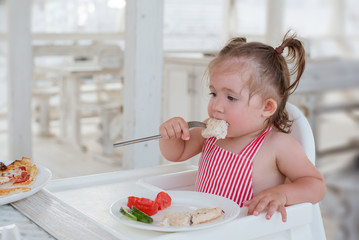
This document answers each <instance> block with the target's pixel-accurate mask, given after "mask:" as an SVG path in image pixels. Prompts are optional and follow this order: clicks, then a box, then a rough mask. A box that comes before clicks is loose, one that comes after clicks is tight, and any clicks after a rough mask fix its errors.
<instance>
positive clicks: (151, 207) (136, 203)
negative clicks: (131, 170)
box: [127, 196, 158, 216]
mask: <svg viewBox="0 0 359 240" xmlns="http://www.w3.org/2000/svg"><path fill="white" fill-rule="evenodd" d="M127 207H129V208H132V207H135V208H137V209H139V210H141V211H142V212H144V213H146V214H147V215H149V216H152V215H155V214H156V213H157V212H158V204H157V203H156V202H155V201H153V200H151V199H149V198H139V197H134V196H130V197H128V203H127Z"/></svg>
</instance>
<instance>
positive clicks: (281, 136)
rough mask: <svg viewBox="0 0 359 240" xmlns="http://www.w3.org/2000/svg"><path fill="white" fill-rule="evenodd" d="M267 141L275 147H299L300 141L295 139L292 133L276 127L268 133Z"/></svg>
mask: <svg viewBox="0 0 359 240" xmlns="http://www.w3.org/2000/svg"><path fill="white" fill-rule="evenodd" d="M267 143H268V144H269V145H270V146H271V147H273V148H278V147H279V148H281V149H282V148H283V147H289V148H290V147H291V146H293V147H297V146H298V145H300V143H299V142H298V141H297V140H296V139H294V138H293V137H292V136H291V135H290V134H288V133H284V132H281V131H279V130H278V129H276V128H273V129H272V131H271V132H270V133H269V134H268V141H267Z"/></svg>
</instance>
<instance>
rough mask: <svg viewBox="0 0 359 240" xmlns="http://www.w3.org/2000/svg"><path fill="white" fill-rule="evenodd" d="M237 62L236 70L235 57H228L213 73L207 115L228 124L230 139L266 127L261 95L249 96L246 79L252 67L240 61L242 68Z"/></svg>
mask: <svg viewBox="0 0 359 240" xmlns="http://www.w3.org/2000/svg"><path fill="white" fill-rule="evenodd" d="M235 65H236V69H234V68H233V67H232V66H234V64H233V60H227V61H226V62H225V63H223V64H220V65H218V66H216V67H215V69H213V71H211V72H210V86H209V90H210V95H211V99H210V101H209V104H208V115H209V117H210V118H215V119H219V120H225V121H226V122H227V123H228V124H229V125H228V134H227V137H229V138H235V137H239V136H244V135H248V134H254V135H257V134H258V132H261V131H262V130H263V129H264V128H265V118H264V117H263V116H262V110H263V101H262V98H261V97H260V96H259V95H258V94H256V95H253V96H252V97H251V98H250V99H249V89H248V84H247V81H248V79H249V78H250V74H251V70H250V69H251V67H249V66H248V64H239V65H240V66H243V67H238V60H237V62H236V64H235Z"/></svg>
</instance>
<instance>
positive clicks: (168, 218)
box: [161, 212, 192, 227]
mask: <svg viewBox="0 0 359 240" xmlns="http://www.w3.org/2000/svg"><path fill="white" fill-rule="evenodd" d="M191 218H192V216H191V213H190V212H173V213H167V214H166V215H165V216H164V218H163V220H162V222H161V226H163V227H168V226H173V227H188V226H190V225H191Z"/></svg>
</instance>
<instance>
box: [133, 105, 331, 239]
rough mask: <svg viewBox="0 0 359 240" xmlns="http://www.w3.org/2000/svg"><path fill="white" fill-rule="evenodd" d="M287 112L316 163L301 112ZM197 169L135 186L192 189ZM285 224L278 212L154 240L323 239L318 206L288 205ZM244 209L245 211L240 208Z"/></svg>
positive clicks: (292, 109) (242, 216)
mask: <svg viewBox="0 0 359 240" xmlns="http://www.w3.org/2000/svg"><path fill="white" fill-rule="evenodd" d="M286 109H287V111H288V113H289V117H290V119H293V120H294V122H293V126H292V132H291V133H290V134H291V135H292V136H293V137H294V138H295V139H296V140H297V141H299V142H300V143H301V144H302V146H303V148H304V150H305V153H306V154H307V156H308V158H309V159H310V161H311V162H312V163H313V164H314V163H315V144H314V137H313V133H312V130H311V127H310V125H309V123H308V121H307V119H306V118H305V116H304V115H303V113H302V112H301V111H300V110H299V109H298V108H297V107H296V106H294V105H292V104H290V103H288V104H287V106H286ZM196 175H197V170H191V169H190V170H187V171H183V172H178V173H175V174H173V173H172V174H167V175H161V176H156V177H150V178H146V179H141V180H140V181H139V182H138V184H140V185H142V186H144V187H147V188H152V189H153V190H154V191H161V190H193V189H194V183H195V179H196ZM286 209H287V216H288V219H287V222H286V223H283V222H282V221H281V216H280V214H279V213H275V214H274V215H273V217H272V219H271V220H269V221H268V220H265V217H264V215H265V213H262V214H261V215H260V216H258V217H255V216H246V213H245V212H244V211H243V213H242V212H241V214H240V216H239V217H238V218H237V219H235V220H233V221H231V222H230V223H227V224H225V225H223V226H219V227H216V228H211V229H208V230H205V231H204V230H201V231H193V232H181V233H173V234H170V236H168V235H164V236H162V237H159V238H155V239H171V240H175V239H206V240H207V239H221V238H222V239H224V238H227V239H253V240H254V239H255V240H280V239H290V240H303V239H306V240H325V239H326V236H325V232H324V226H323V221H322V217H321V213H320V208H319V204H318V203H317V204H314V205H313V204H310V203H302V204H298V205H293V206H289V207H287V208H286ZM243 210H244V209H243Z"/></svg>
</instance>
